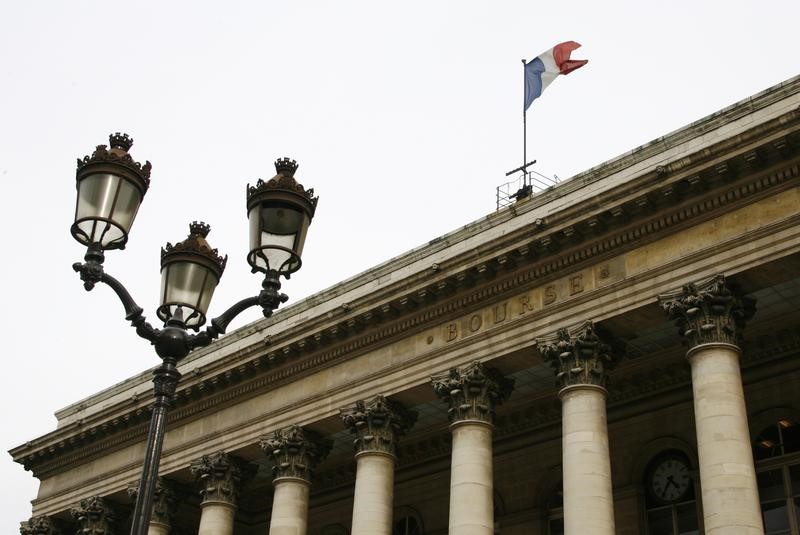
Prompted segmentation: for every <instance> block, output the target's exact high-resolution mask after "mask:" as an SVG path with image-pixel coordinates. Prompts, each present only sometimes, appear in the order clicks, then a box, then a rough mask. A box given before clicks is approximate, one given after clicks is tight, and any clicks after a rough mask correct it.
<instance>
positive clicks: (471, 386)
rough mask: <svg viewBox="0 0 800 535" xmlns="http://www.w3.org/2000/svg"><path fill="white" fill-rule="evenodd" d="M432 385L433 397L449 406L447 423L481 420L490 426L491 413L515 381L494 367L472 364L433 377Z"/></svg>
mask: <svg viewBox="0 0 800 535" xmlns="http://www.w3.org/2000/svg"><path fill="white" fill-rule="evenodd" d="M431 383H432V385H433V389H434V391H435V392H436V394H437V395H438V396H439V397H440V398H441V399H442V401H444V402H445V403H448V404H449V405H450V408H449V410H448V412H447V415H448V418H449V420H450V422H451V423H452V422H458V421H461V420H480V421H483V422H488V423H492V420H493V418H494V410H495V407H496V406H497V405H499V404H500V403H502V402H503V401H505V399H506V398H508V396H509V395H511V390H512V389H513V388H514V380H513V379H510V378H508V377H504V376H503V375H502V374H501V373H500V372H499V371H497V370H496V369H494V368H489V367H488V366H484V365H483V364H482V363H481V362H480V361H477V360H476V361H473V362H471V363H469V364H468V365H466V366H465V367H463V368H453V369H451V370H450V371H447V372H444V373H441V374H438V375H434V376H433V377H431Z"/></svg>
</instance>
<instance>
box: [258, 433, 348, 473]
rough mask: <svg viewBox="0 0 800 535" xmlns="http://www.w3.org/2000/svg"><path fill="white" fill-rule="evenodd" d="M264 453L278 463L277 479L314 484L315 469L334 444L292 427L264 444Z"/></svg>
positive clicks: (261, 442) (270, 437) (273, 435)
mask: <svg viewBox="0 0 800 535" xmlns="http://www.w3.org/2000/svg"><path fill="white" fill-rule="evenodd" d="M260 444H261V449H263V450H264V452H265V453H266V454H267V455H268V456H269V457H270V458H271V459H272V460H273V461H274V462H275V465H274V467H273V468H272V473H273V475H274V477H275V479H278V478H282V477H293V478H299V479H303V480H305V481H308V482H311V471H312V470H313V468H314V466H316V464H317V463H318V462H320V461H321V460H322V459H324V458H325V456H326V455H328V452H330V450H331V447H332V446H333V443H332V442H331V441H330V440H327V439H323V438H322V436H320V435H319V434H317V433H315V432H313V431H309V430H307V429H303V428H302V427H300V426H298V425H292V426H289V427H287V428H285V429H279V430H277V431H274V432H273V433H271V434H270V435H268V436H266V437H264V438H262V439H261V440H260Z"/></svg>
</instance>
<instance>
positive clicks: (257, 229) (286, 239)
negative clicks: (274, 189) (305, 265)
mask: <svg viewBox="0 0 800 535" xmlns="http://www.w3.org/2000/svg"><path fill="white" fill-rule="evenodd" d="M249 218H250V258H249V261H250V263H251V265H253V267H256V268H257V269H260V270H262V271H266V270H270V269H274V270H276V271H278V272H281V273H293V272H294V271H297V270H298V269H299V268H300V255H301V254H302V252H303V244H304V242H305V238H306V231H307V230H308V226H309V224H310V223H311V221H310V219H309V217H308V215H307V214H306V213H305V211H303V210H301V209H299V208H296V207H293V206H290V205H288V204H278V205H272V206H269V205H267V204H266V203H262V204H261V205H259V206H254V207H253V208H252V209H251V210H250V215H249Z"/></svg>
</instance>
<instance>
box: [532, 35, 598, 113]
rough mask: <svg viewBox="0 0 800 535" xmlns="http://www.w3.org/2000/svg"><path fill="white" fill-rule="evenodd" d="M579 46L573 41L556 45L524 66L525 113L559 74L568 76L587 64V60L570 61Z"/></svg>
mask: <svg viewBox="0 0 800 535" xmlns="http://www.w3.org/2000/svg"><path fill="white" fill-rule="evenodd" d="M580 46H581V45H579V44H578V43H576V42H575V41H567V42H565V43H561V44H558V45H556V46H554V47H553V48H551V49H550V50H548V51H547V52H543V53H541V54H539V56H538V57H536V58H534V59H532V60H530V61H529V62H528V63H526V64H525V107H524V109H523V111H527V109H528V108H529V107H530V105H531V103H532V102H533V101H534V100H536V99H537V98H539V97H540V96H541V95H542V91H544V90H545V89H546V88H547V86H548V85H550V84H551V83H552V81H553V80H555V79H556V76H558V75H559V74H569V73H571V72H572V71H574V70H575V69H577V68H579V67H583V66H584V65H586V64H587V63H589V60H588V59H570V58H569V56H570V54H572V51H573V50H575V49H578V48H580Z"/></svg>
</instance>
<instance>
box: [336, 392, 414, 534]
mask: <svg viewBox="0 0 800 535" xmlns="http://www.w3.org/2000/svg"><path fill="white" fill-rule="evenodd" d="M340 414H341V417H342V421H344V424H345V425H346V426H347V427H349V428H350V431H351V432H352V433H353V434H354V435H355V436H356V438H355V441H354V442H355V449H356V488H355V495H354V496H353V527H352V529H351V530H350V533H351V535H391V534H392V511H393V509H394V505H393V500H394V461H395V444H396V441H397V439H398V438H399V437H400V436H401V435H402V434H404V433H405V432H406V431H407V430H408V429H409V428H410V427H411V426H412V425H413V424H414V422H415V421H416V419H417V414H416V413H415V412H412V411H408V410H406V409H405V408H404V407H403V406H402V405H401V404H399V403H397V402H396V401H391V400H388V399H386V398H385V397H383V396H381V395H378V396H375V397H374V398H372V399H370V400H368V401H357V402H356V404H355V406H353V407H347V408H344V409H340Z"/></svg>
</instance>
